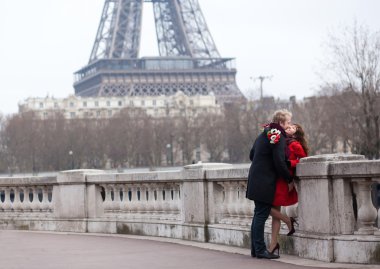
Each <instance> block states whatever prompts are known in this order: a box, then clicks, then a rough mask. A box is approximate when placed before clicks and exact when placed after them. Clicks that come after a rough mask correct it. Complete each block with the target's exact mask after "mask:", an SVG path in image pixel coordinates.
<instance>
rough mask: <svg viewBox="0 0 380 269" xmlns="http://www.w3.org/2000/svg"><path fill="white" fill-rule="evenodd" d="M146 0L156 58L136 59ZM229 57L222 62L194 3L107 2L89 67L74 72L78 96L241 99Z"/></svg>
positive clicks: (175, 0) (164, 0)
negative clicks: (177, 95)
mask: <svg viewBox="0 0 380 269" xmlns="http://www.w3.org/2000/svg"><path fill="white" fill-rule="evenodd" d="M144 2H150V3H152V5H153V11H154V20H155V26H156V35H157V41H158V51H159V55H160V56H158V57H143V58H139V49H140V37H141V21H142V11H143V5H144ZM235 76H236V68H235V67H234V59H233V58H222V57H220V55H219V52H218V50H217V48H216V46H215V44H214V41H213V39H212V36H211V34H210V32H209V30H208V27H207V25H206V22H205V19H204V17H203V14H202V11H201V9H200V7H199V3H198V0H106V1H105V4H104V8H103V13H102V17H101V20H100V24H99V27H98V31H97V34H96V39H95V42H94V46H93V48H92V52H91V56H90V60H89V62H88V64H87V66H85V67H83V68H82V69H80V70H79V71H77V72H75V82H74V88H75V94H76V95H79V96H146V95H172V94H175V93H176V92H177V91H182V92H184V93H185V94H187V95H195V94H201V95H207V94H210V93H213V94H215V96H216V97H217V99H218V100H220V101H221V102H230V101H234V100H239V99H241V98H243V95H242V93H241V92H240V90H239V89H238V87H237V85H236V80H235Z"/></svg>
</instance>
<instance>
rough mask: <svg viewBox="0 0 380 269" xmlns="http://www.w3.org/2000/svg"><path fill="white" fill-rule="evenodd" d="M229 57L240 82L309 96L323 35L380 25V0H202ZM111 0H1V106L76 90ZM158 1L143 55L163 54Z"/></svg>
mask: <svg viewBox="0 0 380 269" xmlns="http://www.w3.org/2000/svg"><path fill="white" fill-rule="evenodd" d="M199 3H200V5H201V8H202V11H203V14H204V16H205V18H206V22H207V24H208V26H209V29H210V31H211V34H212V36H213V38H214V41H215V43H216V46H217V48H218V50H219V52H220V53H221V55H222V56H223V57H234V58H236V66H237V69H238V75H237V83H238V86H239V87H240V89H241V90H242V91H243V92H245V93H247V92H250V93H254V95H256V96H258V87H259V83H258V81H253V80H251V79H250V78H251V77H257V76H260V75H272V76H273V78H272V80H271V81H269V80H268V81H265V82H264V94H265V95H274V96H276V97H281V98H287V97H288V96H290V95H296V96H297V98H303V97H304V96H309V95H312V94H313V93H314V91H315V90H316V89H317V88H318V85H319V78H318V76H317V75H316V72H317V71H320V70H321V64H320V62H321V61H322V60H323V48H322V45H323V42H325V41H326V40H327V35H328V32H329V31H331V30H334V29H339V27H341V26H343V25H353V22H354V20H357V22H358V23H359V24H362V23H364V24H367V25H368V26H369V28H370V30H372V31H377V30H379V27H380V16H379V15H378V12H379V10H380V1H378V0H314V1H311V0H265V1H263V0H233V1H227V0H199ZM103 4H104V0H33V1H31V0H17V1H14V0H1V1H0V10H1V16H0V37H1V42H0V111H1V112H2V113H4V114H9V113H14V112H17V110H18V106H17V104H18V102H19V101H22V100H24V99H26V98H28V97H45V96H47V95H50V96H54V97H66V96H68V95H70V94H73V93H74V89H73V87H72V84H73V73H74V72H75V71H77V70H78V69H79V68H81V67H83V66H85V65H86V64H87V62H88V59H89V56H90V52H91V49H92V45H93V42H94V39H95V34H96V30H97V27H98V23H99V21H100V17H101V11H102V8H103ZM152 12H153V11H152V9H151V4H145V5H144V19H143V36H142V44H141V46H142V48H141V53H140V54H141V55H140V56H155V55H158V53H157V44H156V39H155V32H154V23H153V13H152Z"/></svg>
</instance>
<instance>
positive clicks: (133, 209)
mask: <svg viewBox="0 0 380 269" xmlns="http://www.w3.org/2000/svg"><path fill="white" fill-rule="evenodd" d="M130 191H131V203H130V207H129V209H130V212H131V218H135V217H136V216H137V209H138V202H139V201H138V197H137V186H136V185H132V186H131V188H130Z"/></svg>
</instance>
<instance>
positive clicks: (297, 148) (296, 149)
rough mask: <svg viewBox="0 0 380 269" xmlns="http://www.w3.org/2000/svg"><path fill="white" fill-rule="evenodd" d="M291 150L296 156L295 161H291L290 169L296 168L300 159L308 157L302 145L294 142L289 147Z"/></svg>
mask: <svg viewBox="0 0 380 269" xmlns="http://www.w3.org/2000/svg"><path fill="white" fill-rule="evenodd" d="M289 150H290V151H291V152H292V153H293V154H294V155H295V156H296V159H295V160H290V167H296V165H297V163H299V161H300V160H299V159H301V158H304V157H307V155H306V152H305V151H304V149H303V147H302V145H301V144H300V143H299V142H293V143H291V144H290V145H289Z"/></svg>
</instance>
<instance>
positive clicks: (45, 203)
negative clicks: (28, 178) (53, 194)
mask: <svg viewBox="0 0 380 269" xmlns="http://www.w3.org/2000/svg"><path fill="white" fill-rule="evenodd" d="M48 188H49V187H48V186H43V187H42V203H41V211H42V212H45V214H46V213H47V212H49V199H48V190H49V189H48Z"/></svg>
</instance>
